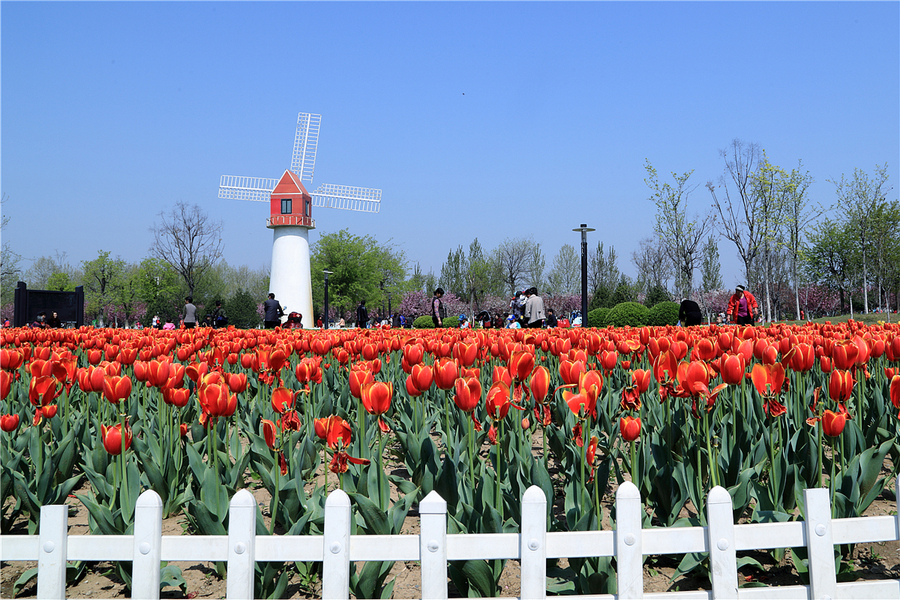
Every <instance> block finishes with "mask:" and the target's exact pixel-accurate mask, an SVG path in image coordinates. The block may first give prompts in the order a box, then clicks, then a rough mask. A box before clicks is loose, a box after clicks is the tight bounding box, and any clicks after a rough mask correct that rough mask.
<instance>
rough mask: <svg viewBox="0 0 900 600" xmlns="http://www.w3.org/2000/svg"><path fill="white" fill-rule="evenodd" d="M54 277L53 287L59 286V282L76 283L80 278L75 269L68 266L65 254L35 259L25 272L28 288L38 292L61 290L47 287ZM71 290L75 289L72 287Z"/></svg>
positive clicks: (58, 253) (57, 253)
mask: <svg viewBox="0 0 900 600" xmlns="http://www.w3.org/2000/svg"><path fill="white" fill-rule="evenodd" d="M54 275H56V276H57V277H56V278H55V279H54V282H55V283H54V285H56V286H59V284H60V282H66V283H69V282H76V281H78V280H79V279H80V278H81V277H80V274H79V273H78V272H77V271H76V270H75V268H73V267H72V265H70V264H69V261H68V260H67V259H66V253H65V252H62V253H60V252H56V255H55V256H41V257H40V258H37V259H35V260H34V262H32V263H31V266H30V267H28V270H27V271H25V278H26V280H27V281H26V283H28V287H31V288H34V289H38V290H49V289H62V288H59V287H53V288H51V287H49V286H50V283H49V282H50V281H51V279H53V276H54ZM72 289H73V290H74V289H75V288H74V285H73V287H72Z"/></svg>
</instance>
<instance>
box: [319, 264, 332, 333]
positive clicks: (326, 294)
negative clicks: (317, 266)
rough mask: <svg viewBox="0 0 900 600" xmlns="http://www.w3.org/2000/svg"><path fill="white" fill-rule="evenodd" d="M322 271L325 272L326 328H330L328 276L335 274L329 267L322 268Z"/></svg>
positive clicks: (324, 321)
mask: <svg viewBox="0 0 900 600" xmlns="http://www.w3.org/2000/svg"><path fill="white" fill-rule="evenodd" d="M322 273H324V274H325V319H324V320H323V323H324V327H325V329H329V327H328V276H329V275H332V274H334V271H329V270H328V269H322Z"/></svg>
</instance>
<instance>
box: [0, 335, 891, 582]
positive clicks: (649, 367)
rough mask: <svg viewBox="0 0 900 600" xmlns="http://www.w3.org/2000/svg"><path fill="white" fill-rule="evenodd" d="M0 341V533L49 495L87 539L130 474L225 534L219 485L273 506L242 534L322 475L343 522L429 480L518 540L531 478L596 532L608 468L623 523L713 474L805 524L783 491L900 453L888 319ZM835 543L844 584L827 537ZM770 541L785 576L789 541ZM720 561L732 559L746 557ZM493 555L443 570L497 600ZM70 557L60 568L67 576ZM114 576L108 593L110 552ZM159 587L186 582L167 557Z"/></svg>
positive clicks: (850, 503)
mask: <svg viewBox="0 0 900 600" xmlns="http://www.w3.org/2000/svg"><path fill="white" fill-rule="evenodd" d="M0 336H2V350H0V362H2V364H0V367H2V370H0V377H2V379H0V384H2V388H0V392H2V401H0V429H2V432H0V469H2V478H0V507H2V512H0V517H2V521H0V528H2V533H4V534H9V533H11V532H16V533H29V534H33V533H36V532H37V528H38V525H39V518H40V507H41V506H42V505H48V504H63V503H65V502H66V501H67V500H70V501H71V499H70V495H72V494H74V495H75V498H76V499H77V503H79V504H80V505H82V506H83V507H84V508H85V509H86V510H87V512H88V513H89V530H90V532H91V533H94V534H127V533H129V532H130V531H131V528H132V527H133V515H134V509H135V502H136V500H137V497H138V495H139V494H140V493H141V492H142V491H143V490H147V489H152V490H154V491H156V492H157V493H158V494H159V495H160V497H161V498H162V502H163V513H164V516H166V517H171V516H175V515H180V516H182V517H183V522H184V523H185V524H186V525H185V527H186V533H189V534H197V535H225V534H227V527H228V520H227V517H228V514H227V511H228V502H229V500H230V498H231V497H232V496H233V495H234V494H235V493H236V492H237V491H238V490H239V489H241V488H249V487H253V488H254V489H261V488H264V489H265V490H266V491H267V492H268V496H267V499H268V498H270V500H269V501H268V503H267V505H266V506H264V507H262V510H261V511H260V515H259V521H258V524H257V531H258V534H259V535H272V534H277V535H303V534H321V533H322V526H323V520H324V505H325V498H326V495H327V493H328V492H330V491H332V490H333V489H334V488H336V487H340V488H341V489H343V490H344V491H345V492H346V493H347V494H348V495H349V496H350V499H351V503H352V507H353V514H354V521H353V524H354V525H353V526H354V527H355V528H356V531H355V533H356V534H373V535H390V534H399V533H401V530H402V528H403V526H404V522H405V520H406V518H407V517H408V515H409V514H410V513H411V512H415V510H416V509H417V505H418V502H419V501H420V500H422V499H423V498H424V497H425V496H426V495H427V494H428V493H429V492H431V491H432V490H436V491H437V492H438V493H439V494H440V495H441V496H442V497H443V498H444V499H445V500H446V501H447V506H448V515H449V517H448V518H449V522H448V531H449V533H462V532H479V533H481V532H515V531H517V530H518V525H519V524H518V523H517V519H518V518H519V515H520V514H521V500H522V494H523V493H524V491H525V490H526V489H527V488H528V487H529V486H531V485H538V486H540V487H541V488H542V489H543V490H544V493H545V494H546V496H547V498H548V508H549V510H548V515H547V527H548V531H586V530H595V529H598V528H610V527H613V526H614V523H615V514H614V513H612V514H610V510H609V506H610V501H611V498H612V497H613V494H614V490H615V489H616V486H617V484H618V483H621V482H622V481H625V480H630V481H632V482H634V483H635V484H636V485H637V487H638V488H639V490H640V493H641V497H642V499H643V503H644V507H645V512H644V515H643V518H644V527H655V526H677V525H702V524H704V523H705V514H706V511H705V506H704V502H705V498H706V496H707V494H708V492H709V490H710V489H711V488H712V487H714V486H722V487H724V488H725V489H726V490H728V492H729V493H730V495H731V498H732V503H733V511H734V517H735V520H736V522H738V521H739V522H744V523H750V522H772V521H788V520H797V519H802V518H803V517H802V514H803V493H802V492H803V490H804V489H805V488H817V487H826V488H828V489H829V490H830V494H831V498H832V507H833V512H834V514H833V517H835V518H843V517H854V516H860V515H862V514H863V512H864V511H866V509H867V508H869V506H870V505H871V504H872V503H873V502H874V501H875V500H876V499H877V498H879V497H882V495H883V494H885V495H887V494H891V493H892V492H891V490H890V489H887V490H886V489H885V488H886V486H888V487H890V485H891V482H892V481H893V477H895V476H896V474H897V465H898V464H900V423H898V410H900V326H898V325H891V324H877V325H865V324H862V323H858V322H854V321H850V322H847V323H841V324H831V323H824V324H817V323H809V324H806V325H803V326H791V325H783V324H774V325H770V326H768V327H738V326H726V327H717V326H714V325H713V326H709V327H690V328H678V327H644V328H634V329H632V328H624V329H612V328H607V329H589V328H585V329H578V328H576V329H546V330H540V329H538V330H528V329H518V330H512V329H503V330H493V329H487V330H480V329H475V330H442V329H435V330H415V329H413V330H409V329H402V330H398V329H390V328H387V329H371V330H358V329H349V330H329V331H306V330H296V329H295V330H281V329H276V330H240V329H234V328H228V329H206V328H198V329H191V330H183V329H182V330H175V331H157V330H150V329H146V330H120V329H93V328H89V327H84V328H81V329H77V330H76V329H50V330H37V329H4V330H2V332H0ZM836 551H838V552H839V553H840V554H841V556H842V560H841V565H842V566H841V570H842V571H845V572H846V573H847V574H848V576H851V575H852V570H853V563H852V562H851V561H850V560H849V556H850V549H848V548H838V549H836ZM767 554H770V555H771V559H772V561H773V562H777V561H785V560H787V561H790V562H791V564H792V566H793V568H794V569H795V571H796V573H797V574H798V576H799V577H801V578H802V577H803V576H804V573H805V568H806V567H805V565H806V563H805V562H804V561H805V560H806V557H805V556H804V555H803V552H801V551H797V550H793V551H791V550H779V551H771V552H769V553H767ZM652 560H653V558H652V557H647V561H652ZM740 560H742V561H743V563H742V564H741V568H742V573H745V572H746V573H750V574H752V573H755V572H759V571H761V570H762V569H763V567H764V565H763V562H764V561H763V562H761V560H762V559H761V558H760V556H755V557H753V556H746V557H743V558H741V559H740ZM504 563H505V561H475V560H470V561H464V562H454V563H451V565H450V568H449V574H450V582H451V584H452V587H451V589H452V593H453V594H458V595H459V596H462V597H467V596H482V597H487V596H496V595H498V594H500V593H501V591H502V590H501V589H500V585H499V582H500V578H501V574H502V572H503V569H504V566H505V564H504ZM767 564H772V563H767ZM392 567H393V564H392V563H390V562H366V563H359V564H357V565H356V573H355V574H353V575H352V576H351V581H350V588H351V594H353V595H354V596H355V597H358V598H387V597H390V596H391V595H392V593H393V585H394V584H393V581H392V579H391V577H389V574H390V572H391V569H392ZM674 567H675V568H674V573H673V580H677V579H678V578H679V577H681V576H682V575H690V576H691V577H696V578H700V579H702V578H704V577H705V576H706V573H707V572H708V564H707V561H706V558H705V557H704V555H699V554H687V555H683V556H680V557H678V560H677V561H676V564H675V565H674ZM87 568H88V565H85V564H73V565H71V566H70V569H69V575H70V577H71V580H72V582H73V583H74V582H76V581H77V580H78V579H79V578H80V577H83V576H84V573H85V570H86V569H87ZM320 568H321V565H319V564H315V563H313V564H302V563H291V564H277V563H258V564H257V567H256V584H255V589H256V591H257V594H258V595H259V597H262V598H282V597H285V590H286V588H287V586H288V583H289V582H290V581H292V580H294V581H297V580H302V581H314V580H315V578H316V576H317V569H320ZM216 569H217V570H218V572H219V575H220V576H222V575H224V564H219V565H216ZM33 575H34V573H26V574H25V575H23V576H22V578H21V581H20V582H18V584H19V585H17V586H16V587H17V589H20V588H21V587H22V586H24V585H25V584H26V583H27V582H28V581H29V578H30V577H32V576H33ZM113 576H115V577H117V578H119V579H120V580H121V581H122V582H124V583H125V585H126V586H127V585H128V584H129V582H130V563H124V562H123V563H121V564H116V565H115V566H114V573H113ZM162 581H163V585H166V586H171V587H174V588H179V587H181V588H182V591H183V590H184V579H183V578H182V573H181V571H180V570H179V569H178V568H177V567H175V566H172V565H167V566H165V567H164V568H163V573H162ZM615 587H616V578H615V564H614V561H613V560H612V559H610V558H597V557H588V558H578V559H575V558H573V559H569V560H568V561H567V562H566V563H564V564H563V563H561V564H558V565H557V566H556V568H550V567H548V593H551V594H552V593H576V594H599V593H615V591H616V589H615Z"/></svg>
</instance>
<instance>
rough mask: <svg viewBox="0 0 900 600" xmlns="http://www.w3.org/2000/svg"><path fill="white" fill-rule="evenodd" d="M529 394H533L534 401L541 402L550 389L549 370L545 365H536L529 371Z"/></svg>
mask: <svg viewBox="0 0 900 600" xmlns="http://www.w3.org/2000/svg"><path fill="white" fill-rule="evenodd" d="M529 388H531V395H532V396H534V400H535V402H543V401H544V398H546V397H547V393H548V392H549V391H550V371H548V370H547V367H544V366H537V367H535V368H534V371H532V373H531V381H530V383H529Z"/></svg>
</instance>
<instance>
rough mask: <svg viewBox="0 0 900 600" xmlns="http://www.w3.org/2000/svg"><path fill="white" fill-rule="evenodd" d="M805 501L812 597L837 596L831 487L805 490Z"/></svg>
mask: <svg viewBox="0 0 900 600" xmlns="http://www.w3.org/2000/svg"><path fill="white" fill-rule="evenodd" d="M803 499H804V501H805V502H806V522H805V526H806V546H807V548H808V550H809V591H810V597H811V598H834V597H835V594H836V593H837V573H836V572H835V568H834V540H833V538H832V527H831V503H830V502H829V498H828V490H827V489H825V488H818V489H812V490H803Z"/></svg>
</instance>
